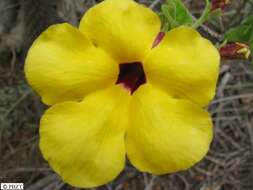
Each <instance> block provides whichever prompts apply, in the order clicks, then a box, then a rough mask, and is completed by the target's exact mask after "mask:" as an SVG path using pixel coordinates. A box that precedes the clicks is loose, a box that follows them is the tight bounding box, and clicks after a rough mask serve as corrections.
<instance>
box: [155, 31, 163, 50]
mask: <svg viewBox="0 0 253 190" xmlns="http://www.w3.org/2000/svg"><path fill="white" fill-rule="evenodd" d="M164 36H165V32H159V33H158V34H157V36H156V38H155V41H154V42H153V45H152V48H155V47H156V46H158V45H159V44H160V42H161V41H162V40H163V38H164Z"/></svg>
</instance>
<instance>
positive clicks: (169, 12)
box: [161, 0, 193, 30]
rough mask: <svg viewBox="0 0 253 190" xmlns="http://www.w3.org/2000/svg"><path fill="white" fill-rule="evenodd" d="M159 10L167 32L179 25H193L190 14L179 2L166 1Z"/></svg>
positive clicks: (174, 0)
mask: <svg viewBox="0 0 253 190" xmlns="http://www.w3.org/2000/svg"><path fill="white" fill-rule="evenodd" d="M161 10H162V13H161V15H162V17H163V20H164V25H167V30H169V29H172V28H175V27H178V26H180V25H191V24H192V23H193V19H192V16H191V14H190V13H189V11H188V9H187V8H186V7H185V5H184V4H183V3H182V1H181V0H167V1H166V3H165V4H164V5H162V7H161ZM166 22H167V23H166Z"/></svg>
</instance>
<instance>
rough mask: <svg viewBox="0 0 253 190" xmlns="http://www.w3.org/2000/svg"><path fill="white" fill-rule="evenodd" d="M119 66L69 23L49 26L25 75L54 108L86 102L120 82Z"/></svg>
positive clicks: (31, 55) (32, 51)
mask: <svg viewBox="0 0 253 190" xmlns="http://www.w3.org/2000/svg"><path fill="white" fill-rule="evenodd" d="M118 72H119V71H118V64H117V63H116V62H115V61H114V60H113V59H112V58H110V57H109V56H108V55H106V54H105V53H104V51H103V50H101V49H98V48H95V47H94V46H93V45H92V43H91V42H90V41H89V40H88V39H87V38H86V37H85V36H84V35H83V34H82V33H81V32H80V31H78V29H76V28H74V27H72V26H71V25H69V24H57V25H53V26H51V27H49V28H48V29H47V30H46V31H45V32H44V33H42V34H41V35H40V36H39V38H38V39H37V40H36V41H35V42H34V44H33V45H32V47H31V48H30V50H29V53H28V56H27V59H26V65H25V74H26V77H27V80H28V82H29V83H30V84H31V86H32V87H33V88H34V89H35V90H36V91H37V92H38V93H39V94H40V95H41V96H42V99H43V101H44V102H45V103H46V104H49V105H52V104H55V103H58V102H63V101H67V100H82V99H83V97H84V95H86V94H88V93H90V92H92V91H94V90H97V89H100V88H104V87H106V86H108V85H111V84H113V83H115V82H116V80H117V75H118Z"/></svg>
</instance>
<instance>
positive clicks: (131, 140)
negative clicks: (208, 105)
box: [126, 85, 213, 175]
mask: <svg viewBox="0 0 253 190" xmlns="http://www.w3.org/2000/svg"><path fill="white" fill-rule="evenodd" d="M130 113H131V116H130V121H129V122H130V123H129V126H130V127H129V128H128V129H127V136H126V148H127V155H128V157H129V159H130V161H131V163H132V164H133V165H134V166H135V167H136V168H138V169H139V170H141V171H143V172H149V173H153V174H156V175H160V174H166V173H171V172H176V171H180V170H185V169H188V168H189V167H191V166H192V165H194V164H195V163H197V162H198V161H200V160H201V159H202V158H203V157H204V156H205V154H206V153H207V151H208V149H209V145H210V142H211V140H212V135H213V134H212V121H211V119H210V117H209V114H208V113H207V112H206V111H205V110H202V109H201V108H200V107H198V106H196V104H193V103H191V102H189V101H188V100H183V99H174V98H172V97H170V96H169V95H168V94H167V93H166V92H163V91H161V90H158V89H157V88H155V87H153V86H151V85H143V86H141V87H140V88H139V89H138V90H137V91H136V93H135V94H134V95H133V99H132V102H131V109H130Z"/></svg>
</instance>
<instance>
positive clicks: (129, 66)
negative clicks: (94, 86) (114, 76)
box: [116, 62, 146, 94]
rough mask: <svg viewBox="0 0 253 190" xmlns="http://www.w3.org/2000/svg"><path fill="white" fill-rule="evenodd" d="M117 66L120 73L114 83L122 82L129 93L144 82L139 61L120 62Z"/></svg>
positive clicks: (144, 78) (143, 74) (144, 77)
mask: <svg viewBox="0 0 253 190" xmlns="http://www.w3.org/2000/svg"><path fill="white" fill-rule="evenodd" d="M119 68H120V73H119V76H118V80H117V82H116V84H122V85H123V86H124V87H125V88H126V89H128V90H129V91H130V92H131V94H133V93H134V91H136V90H137V89H138V88H139V87H140V86H141V85H142V84H145V83H146V76H145V73H144V70H143V66H142V64H141V63H140V62H134V63H122V64H120V65H119Z"/></svg>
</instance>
